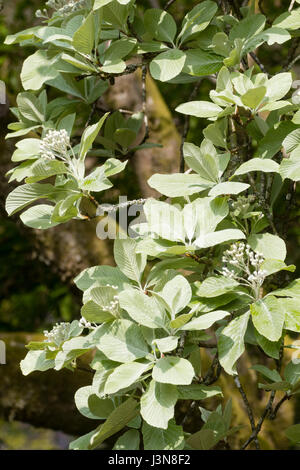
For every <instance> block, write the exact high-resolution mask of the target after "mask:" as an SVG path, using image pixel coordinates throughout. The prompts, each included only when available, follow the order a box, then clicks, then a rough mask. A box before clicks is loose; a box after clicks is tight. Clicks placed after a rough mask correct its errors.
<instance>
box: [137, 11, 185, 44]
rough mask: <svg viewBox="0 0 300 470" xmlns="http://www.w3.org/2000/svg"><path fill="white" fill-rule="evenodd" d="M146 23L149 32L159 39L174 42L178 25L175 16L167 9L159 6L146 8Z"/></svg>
mask: <svg viewBox="0 0 300 470" xmlns="http://www.w3.org/2000/svg"><path fill="white" fill-rule="evenodd" d="M144 24H145V28H146V30H147V32H148V33H149V34H150V35H151V37H152V38H154V39H157V40H158V41H164V42H171V43H173V41H174V38H175V35H176V32H177V26H176V23H175V20H174V19H173V17H172V16H171V15H170V14H169V13H167V12H166V11H163V10H160V9H158V8H151V9H150V10H146V12H145V14H144Z"/></svg>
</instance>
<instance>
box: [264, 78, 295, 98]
mask: <svg viewBox="0 0 300 470" xmlns="http://www.w3.org/2000/svg"><path fill="white" fill-rule="evenodd" d="M292 81H293V79H292V74H291V73H290V72H284V73H277V74H276V75H275V76H274V77H272V78H270V80H269V81H268V83H267V93H266V98H268V101H269V102H273V101H278V100H280V99H281V98H283V97H284V96H285V95H286V94H287V93H288V92H289V90H290V88H291V86H292Z"/></svg>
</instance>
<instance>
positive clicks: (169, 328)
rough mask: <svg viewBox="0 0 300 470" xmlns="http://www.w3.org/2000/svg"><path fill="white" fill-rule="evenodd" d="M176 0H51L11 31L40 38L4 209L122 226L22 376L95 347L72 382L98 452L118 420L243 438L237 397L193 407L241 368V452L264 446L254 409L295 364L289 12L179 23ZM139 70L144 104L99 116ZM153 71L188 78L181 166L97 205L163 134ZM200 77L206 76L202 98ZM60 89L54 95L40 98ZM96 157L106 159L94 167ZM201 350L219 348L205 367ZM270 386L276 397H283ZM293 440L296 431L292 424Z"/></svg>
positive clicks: (248, 10)
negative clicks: (251, 393)
mask: <svg viewBox="0 0 300 470" xmlns="http://www.w3.org/2000/svg"><path fill="white" fill-rule="evenodd" d="M173 3H174V2H172V1H171V2H167V3H166V5H165V9H164V10H161V9H159V8H151V9H146V10H145V9H143V8H142V7H141V5H140V4H139V2H135V1H134V0H94V1H91V0H78V1H77V2H74V1H65V0H50V1H48V2H47V6H48V9H44V10H42V11H39V12H38V17H40V18H41V19H42V21H43V26H35V27H32V28H29V29H27V30H25V31H22V32H20V33H18V34H15V35H12V36H8V38H7V39H6V43H7V44H15V43H17V42H20V43H21V45H28V44H30V45H31V46H35V47H36V49H37V50H36V52H34V53H33V54H32V55H30V56H29V57H28V58H27V59H26V60H25V62H24V64H23V68H22V72H21V79H22V84H23V87H24V90H25V91H23V92H21V93H19V95H18V97H17V105H18V107H16V108H13V109H12V111H13V113H14V115H15V116H16V118H17V122H15V123H12V124H10V125H9V129H10V130H11V131H12V132H11V133H10V134H9V135H8V137H23V136H25V135H27V134H29V137H27V138H24V139H22V140H20V141H18V143H17V149H16V150H15V152H14V153H13V156H12V160H13V161H14V162H21V163H20V164H18V166H17V167H15V168H13V169H12V170H11V171H10V181H14V180H17V181H22V180H24V179H25V184H23V185H22V186H18V187H16V188H15V189H14V190H13V191H12V192H11V193H10V194H9V195H8V197H7V200H6V210H7V212H8V214H9V215H12V214H15V213H17V212H19V211H21V210H22V211H23V212H22V214H21V216H20V217H21V220H22V221H23V223H24V224H25V225H27V226H29V227H32V228H35V229H39V230H46V229H49V228H52V227H55V226H57V225H60V224H64V223H66V222H67V221H70V220H72V219H77V220H81V221H89V220H94V219H96V218H97V217H99V220H100V222H101V223H102V225H98V228H97V230H99V232H98V233H102V234H103V232H104V228H105V225H104V224H103V218H101V217H103V215H104V213H105V211H106V212H107V213H108V217H106V218H105V219H104V220H105V222H106V223H108V224H109V227H110V230H112V231H113V235H116V234H117V238H116V239H115V242H114V260H115V263H116V266H115V267H111V266H106V265H104V266H94V267H92V268H87V269H85V270H84V271H83V272H82V273H81V274H79V275H78V276H77V277H76V279H75V283H76V285H77V287H78V288H79V289H81V290H82V291H83V307H82V310H81V314H82V318H81V320H80V321H77V320H74V321H73V322H72V323H61V324H57V325H55V326H54V327H53V329H52V330H51V331H50V332H45V340H44V341H40V342H30V343H29V344H28V346H27V347H28V349H29V352H28V354H27V356H26V358H25V359H24V360H23V361H22V362H21V369H22V372H23V374H24V375H28V374H29V373H31V372H33V371H44V370H49V369H55V370H61V369H63V368H67V369H71V370H73V369H76V367H77V365H78V359H79V358H80V357H81V356H83V355H84V354H86V353H90V351H93V353H94V357H93V360H92V361H91V363H90V371H91V372H92V373H93V379H92V383H91V385H88V386H84V387H82V388H80V389H79V390H78V391H77V392H76V394H75V403H76V406H77V408H78V410H79V411H80V412H81V413H82V414H83V415H84V416H86V417H88V418H91V419H94V420H95V421H102V420H105V421H104V422H103V423H101V424H99V425H98V426H97V427H96V428H95V429H94V430H93V431H91V432H89V433H88V434H86V435H84V436H82V437H80V438H79V439H77V440H75V441H74V442H73V443H72V445H71V448H73V449H93V448H97V447H99V445H101V444H102V442H104V441H105V440H107V439H108V438H110V437H111V436H113V435H114V434H116V433H119V432H122V435H121V437H119V438H118V440H117V441H116V442H115V447H114V448H116V449H139V448H141V446H142V447H143V448H144V449H154V450H157V449H183V448H185V449H190V448H192V449H211V448H215V447H216V446H222V445H223V446H225V447H226V448H228V446H230V436H231V435H233V434H234V433H238V432H239V428H236V427H232V424H231V421H232V416H231V415H232V413H231V408H232V404H231V401H230V400H228V401H227V402H226V403H223V404H221V405H219V406H218V407H217V408H216V409H215V410H207V409H206V408H203V407H200V408H199V405H198V402H199V401H201V402H202V401H203V400H208V402H209V399H210V400H211V399H212V397H222V389H221V388H220V387H219V386H218V385H216V382H217V381H218V379H219V377H220V375H221V374H228V375H229V376H233V377H234V381H235V384H236V387H237V389H238V391H239V393H240V395H241V398H242V400H243V403H244V406H245V409H246V411H247V414H248V418H249V423H250V426H251V434H250V436H249V437H248V439H247V440H246V441H245V442H244V443H243V444H242V448H243V449H244V448H247V447H248V446H249V445H250V444H251V445H252V443H253V444H254V445H255V447H256V448H257V449H258V448H260V442H259V433H260V431H261V428H262V426H263V424H264V421H265V420H266V419H267V418H269V419H271V420H273V419H275V417H276V415H277V412H278V410H279V408H280V407H281V405H282V404H283V403H284V402H285V401H287V400H289V399H290V398H292V397H293V396H294V395H297V393H298V391H299V383H298V376H299V360H298V359H297V358H292V360H291V361H289V362H288V363H286V362H284V361H283V359H284V351H285V349H287V348H297V347H298V346H297V344H296V343H295V344H294V345H291V344H290V341H289V336H288V333H289V332H292V333H296V334H297V333H299V332H300V327H299V321H298V318H299V295H300V287H299V286H300V280H299V279H294V278H293V274H291V273H293V272H295V269H296V268H295V266H294V265H288V264H286V263H285V261H286V256H287V249H286V241H288V238H287V236H288V228H289V223H290V220H289V219H292V218H293V217H295V215H297V206H296V196H297V193H296V182H297V181H298V180H299V165H300V164H299V161H300V160H299V158H300V157H299V151H300V134H299V123H300V121H299V112H300V111H299V99H298V96H297V92H296V93H293V90H292V87H293V86H297V83H296V85H295V84H293V76H292V72H290V70H291V69H292V67H293V65H294V64H295V63H296V60H297V57H296V53H297V46H298V38H297V30H298V28H299V25H300V8H299V7H298V6H297V5H296V4H295V2H292V3H291V5H290V8H289V11H288V12H286V13H283V14H282V15H280V16H279V17H277V18H276V19H275V20H274V21H273V24H272V25H270V24H269V23H270V20H269V18H266V16H265V14H264V10H263V5H262V2H259V5H260V8H261V9H262V10H263V11H262V10H260V11H257V9H256V7H255V4H254V3H253V2H249V4H248V2H246V3H247V4H246V5H245V2H239V3H243V5H242V4H241V5H238V2H233V3H232V5H231V3H230V2H227V1H220V2H215V1H210V0H205V1H202V2H199V3H198V4H197V5H196V6H194V7H193V8H192V9H190V11H187V12H186V14H185V15H184V17H183V19H182V22H181V23H180V24H177V23H176V21H175V20H174V18H173V17H172V15H171V14H170V13H169V12H168V11H167V10H168V9H169V8H170V7H171V5H172V4H173ZM297 3H299V1H298V0H297ZM288 41H291V43H292V47H291V48H290V51H291V53H290V54H289V57H288V61H287V62H286V65H285V69H284V70H282V71H280V72H278V73H275V74H274V75H273V76H270V75H269V73H268V71H267V70H266V69H265V66H264V64H263V63H262V62H261V60H260V59H259V58H258V55H257V54H258V53H259V52H260V50H261V49H262V50H265V49H266V48H271V47H272V46H273V45H274V44H276V45H277V46H276V47H278V48H280V47H283V46H282V44H285V43H288ZM137 70H139V71H140V80H141V87H140V89H141V99H140V100H137V102H138V103H139V106H140V108H141V109H139V110H136V111H137V112H132V111H131V110H129V109H128V108H126V109H119V110H118V111H115V112H113V113H110V112H109V110H108V109H107V108H105V107H103V102H102V96H103V95H104V93H106V92H107V90H109V94H111V93H113V90H114V87H115V83H116V82H117V80H119V77H122V76H129V77H130V76H131V75H132V74H133V73H135V72H136V71H137ZM149 75H151V77H152V79H154V80H156V81H158V82H163V83H166V84H168V86H170V87H171V86H172V84H174V83H179V84H182V85H185V84H188V86H189V87H191V88H192V93H191V96H190V99H189V101H188V102H185V103H183V104H180V105H179V106H178V107H177V108H176V110H175V111H176V112H177V113H179V115H183V116H185V117H184V132H183V141H182V145H181V154H180V162H179V164H178V168H179V170H180V171H179V172H178V173H171V174H170V173H169V172H170V169H171V170H172V169H173V168H174V167H173V162H172V163H170V162H168V163H167V165H168V166H167V169H166V174H160V173H155V174H153V175H152V176H151V177H150V178H149V179H148V185H149V187H150V188H151V189H152V190H155V191H156V192H155V193H148V194H149V196H155V195H157V193H158V194H161V195H162V197H160V198H159V197H148V194H147V198H146V199H142V200H140V199H137V200H136V199H135V200H133V201H126V202H121V203H119V204H113V205H110V206H109V207H107V206H105V205H104V202H105V192H106V191H107V190H108V189H109V188H111V187H112V186H113V182H112V181H113V180H114V176H115V175H117V174H120V173H121V172H123V171H126V170H125V169H126V167H128V166H129V165H130V163H131V160H133V161H136V162H140V163H136V164H138V165H140V168H141V161H140V158H141V157H139V156H137V155H138V154H139V153H141V152H143V153H142V155H143V157H142V158H147V157H144V155H147V152H153V151H154V150H155V149H156V148H157V147H158V146H160V143H157V142H153V141H152V139H151V138H149V114H148V112H147V111H148V109H147V108H148V106H147V85H146V83H147V80H148V79H149V80H151V79H150V78H149ZM147 77H148V78H147ZM203 77H209V79H210V80H211V81H212V82H213V83H214V88H213V89H212V90H211V91H210V92H209V96H207V100H205V101H204V100H200V101H199V100H197V99H196V98H197V92H198V89H199V86H200V84H201V80H202V78H203ZM148 83H150V84H151V83H152V82H151V81H149V82H148ZM148 86H149V85H148ZM53 88H54V89H58V90H59V91H61V92H62V95H61V96H60V97H59V98H55V99H53V100H51V90H52V89H53ZM190 116H192V117H193V118H198V119H201V122H202V123H203V122H204V121H203V120H204V119H205V120H208V121H210V124H208V125H207V126H206V124H207V122H205V125H204V128H203V139H202V141H201V145H200V146H198V145H195V144H193V143H190V142H188V141H187V137H188V132H189V125H190ZM205 126H206V127H205ZM95 158H96V159H99V158H100V159H101V160H102V161H104V163H103V164H96V166H95V168H92V169H91V165H90V163H89V162H90V161H91V159H95ZM145 175H146V177H147V178H148V177H149V176H150V175H149V166H148V167H146V168H145V172H144V175H143V173H141V172H140V178H142V177H143V176H145ZM127 177H128V173H127ZM41 181H43V182H42V183H41ZM144 185H145V182H143V183H142V184H141V186H142V187H144ZM100 193H101V194H100ZM40 200H43V201H42V203H39V204H36V202H37V201H40ZM141 205H142V206H143V214H144V219H143V220H142V221H141V219H138V220H136V221H135V224H134V225H133V224H131V229H132V230H133V231H134V233H133V232H132V231H131V232H130V236H128V234H127V233H124V232H125V231H124V226H123V225H122V223H121V222H120V224H119V225H118V224H117V222H116V221H115V220H114V217H113V214H116V212H118V211H119V212H120V213H121V212H122V211H124V209H125V210H126V209H127V208H133V209H134V210H133V212H132V214H133V215H136V212H135V209H137V210H138V209H139V206H141ZM283 216H284V218H283ZM287 218H288V220H287ZM81 223H82V222H81ZM132 225H133V226H132ZM101 230H102V232H101ZM208 333H209V335H210V336H209V335H208ZM203 349H210V350H212V351H213V359H212V362H211V364H210V365H209V367H207V368H204V367H203V365H202V363H201V350H203ZM245 351H247V353H248V356H250V358H253V361H254V362H253V364H252V369H253V370H254V371H255V372H256V374H257V386H258V388H260V389H262V390H265V391H266V393H268V394H269V399H268V402H267V404H266V406H265V408H264V411H263V413H262V415H261V416H260V417H259V418H258V419H256V413H255V410H254V408H253V404H252V403H250V402H249V400H248V398H247V394H248V392H247V390H244V387H243V386H242V384H241V380H240V373H239V367H240V363H241V358H243V357H244V356H245ZM272 363H273V364H272ZM278 391H279V392H283V393H284V394H283V396H282V398H281V399H280V400H278V401H277V402H276V394H277V392H278ZM186 401H188V402H189V403H190V409H191V410H199V411H200V413H201V421H202V425H199V426H198V429H196V432H195V431H193V432H189V430H188V429H187V427H186V423H187V417H188V415H189V412H187V413H186V414H185V416H184V417H183V419H181V421H180V422H179V419H178V409H179V408H180V406H181V404H182V403H184V402H186ZM286 434H287V436H288V438H290V439H291V440H292V442H295V443H297V442H298V441H299V425H297V424H296V425H295V426H294V427H292V428H289V429H288V430H287V432H286Z"/></svg>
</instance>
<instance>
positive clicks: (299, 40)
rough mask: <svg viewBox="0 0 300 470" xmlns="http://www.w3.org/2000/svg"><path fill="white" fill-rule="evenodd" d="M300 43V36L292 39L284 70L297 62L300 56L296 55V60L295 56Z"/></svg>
mask: <svg viewBox="0 0 300 470" xmlns="http://www.w3.org/2000/svg"><path fill="white" fill-rule="evenodd" d="M299 44H300V38H294V40H293V41H292V44H291V47H290V48H289V53H288V56H287V59H286V61H285V62H284V64H283V70H284V71H285V70H290V69H291V68H292V66H293V65H294V63H295V62H297V60H298V57H296V61H295V59H294V57H295V55H296V53H297V49H298V47H299ZM291 62H293V64H292V65H291Z"/></svg>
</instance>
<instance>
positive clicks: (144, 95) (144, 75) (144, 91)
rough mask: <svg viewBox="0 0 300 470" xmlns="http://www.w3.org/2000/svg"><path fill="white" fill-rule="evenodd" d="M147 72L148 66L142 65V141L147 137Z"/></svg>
mask: <svg viewBox="0 0 300 470" xmlns="http://www.w3.org/2000/svg"><path fill="white" fill-rule="evenodd" d="M147 72H148V68H147V65H143V69H142V103H143V105H142V109H143V113H144V124H145V136H144V139H143V142H142V143H144V142H145V141H146V140H147V139H148V138H149V119H148V115H147V87H146V79H147Z"/></svg>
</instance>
